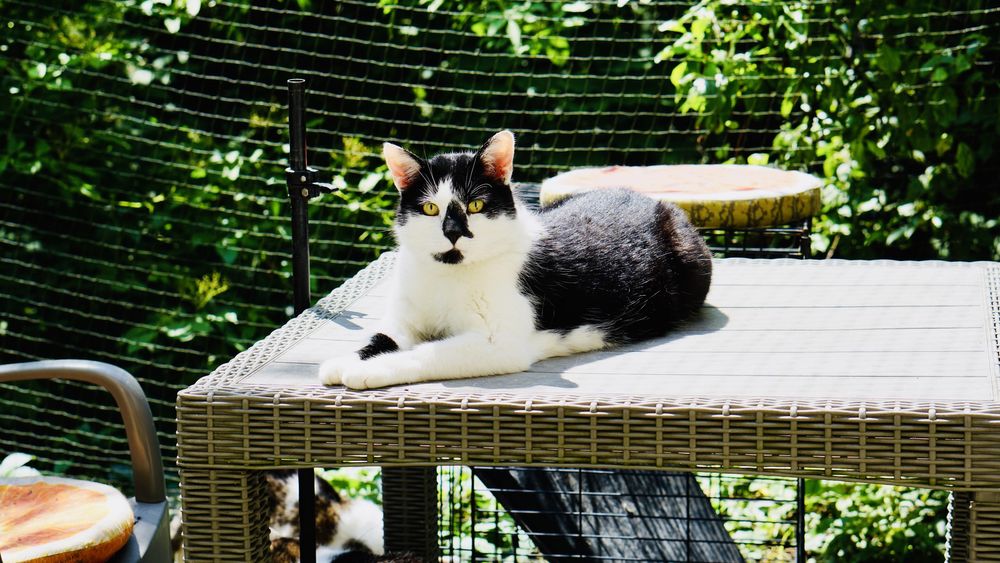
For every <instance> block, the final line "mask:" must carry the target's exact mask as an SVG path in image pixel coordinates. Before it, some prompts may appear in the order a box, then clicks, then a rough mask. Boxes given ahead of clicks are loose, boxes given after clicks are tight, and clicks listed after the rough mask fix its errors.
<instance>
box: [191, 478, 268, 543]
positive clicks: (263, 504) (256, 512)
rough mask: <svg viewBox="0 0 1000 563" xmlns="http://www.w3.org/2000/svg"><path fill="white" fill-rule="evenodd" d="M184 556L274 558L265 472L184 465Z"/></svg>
mask: <svg viewBox="0 0 1000 563" xmlns="http://www.w3.org/2000/svg"><path fill="white" fill-rule="evenodd" d="M180 474H181V519H182V524H181V526H182V528H181V530H182V533H183V537H184V561H186V562H194V561H241V562H244V563H245V562H247V561H269V560H270V543H269V540H268V535H269V533H268V526H267V524H268V522H267V520H268V507H267V485H266V481H265V479H264V473H263V472H260V471H238V470H237V471H220V470H212V471H205V470H193V469H182V470H181V472H180Z"/></svg>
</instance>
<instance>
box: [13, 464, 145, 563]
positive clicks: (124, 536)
mask: <svg viewBox="0 0 1000 563" xmlns="http://www.w3.org/2000/svg"><path fill="white" fill-rule="evenodd" d="M134 523H135V517H134V515H133V514H132V508H131V507H130V506H129V503H128V500H127V499H126V498H125V497H124V495H122V494H121V493H120V492H118V490H117V489H114V488H112V487H109V486H107V485H101V484H99V483H91V482H90V481H78V480H76V479H63V478H60V477H21V478H17V479H0V556H2V557H3V561H4V563H18V562H28V561H30V562H33V563H35V562H44V563H68V562H73V563H98V562H100V563H103V562H104V561H107V560H108V559H110V558H111V556H112V555H114V554H115V552H117V551H118V550H119V549H121V548H122V546H124V545H125V543H127V542H128V539H129V537H130V536H131V535H132V527H133V525H134Z"/></svg>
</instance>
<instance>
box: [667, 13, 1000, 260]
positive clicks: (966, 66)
mask: <svg viewBox="0 0 1000 563" xmlns="http://www.w3.org/2000/svg"><path fill="white" fill-rule="evenodd" d="M937 7H939V3H937V2H934V1H930V0H927V1H918V2H905V3H897V2H888V3H867V2H860V3H853V4H843V3H813V2H775V3H771V2H755V3H740V4H734V3H732V2H726V1H721V0H705V1H702V2H698V3H697V4H696V5H694V6H693V7H692V8H690V9H689V10H687V11H686V12H685V13H684V14H683V15H682V16H681V17H679V18H678V19H676V20H670V21H667V22H664V23H663V24H662V25H661V26H660V31H662V32H663V33H664V35H665V37H666V41H667V42H668V46H667V47H665V48H664V49H663V50H662V51H661V52H660V53H659V54H658V55H657V59H658V60H659V61H661V63H662V64H670V63H673V64H674V67H673V71H672V72H671V82H672V83H673V85H674V87H675V88H676V92H675V95H674V98H675V103H677V104H678V106H679V109H680V111H682V112H691V113H695V114H697V124H698V125H699V126H703V127H705V128H707V129H708V130H710V131H711V132H712V134H713V135H718V136H720V140H719V142H718V143H717V144H718V145H720V146H721V148H719V149H717V150H716V151H715V154H713V155H711V157H710V158H711V159H712V160H727V159H728V160H735V161H741V159H739V158H733V157H731V155H730V150H729V148H728V147H727V145H726V142H725V140H724V139H725V138H727V136H726V133H727V131H732V130H737V129H740V128H743V127H745V126H746V124H745V122H743V120H741V119H740V118H739V117H737V114H738V113H739V112H740V111H749V112H751V113H756V112H759V111H763V110H765V109H766V108H765V107H763V106H762V104H763V103H766V102H767V98H766V97H761V94H766V93H768V92H773V91H775V90H777V91H779V92H783V98H782V102H781V106H780V113H781V115H782V117H783V118H784V119H785V120H786V122H785V123H784V124H783V125H782V126H781V131H780V132H779V133H778V134H777V135H775V136H774V137H773V139H772V140H771V143H772V145H773V154H772V161H773V162H774V163H775V164H777V165H779V166H781V167H784V168H792V169H795V168H813V169H815V170H816V171H817V172H821V173H822V176H823V177H824V178H826V180H827V186H826V189H825V192H824V204H825V205H824V213H823V215H822V216H821V217H820V221H819V224H818V228H817V236H816V238H817V239H818V242H819V243H820V244H819V247H820V249H821V250H824V251H827V252H828V253H829V254H833V253H834V252H835V251H839V252H838V254H840V255H844V256H854V257H885V256H893V257H909V258H928V257H942V258H954V259H977V258H978V259H992V260H997V259H1000V234H998V229H997V224H998V223H997V222H998V219H997V217H998V216H1000V194H998V192H997V191H996V190H995V189H992V188H994V187H995V186H996V180H995V174H996V167H995V166H991V163H992V162H994V161H995V160H996V157H995V149H994V147H995V146H996V144H997V143H996V142H997V140H998V136H1000V119H998V112H997V103H996V101H997V96H998V89H997V85H998V84H997V79H996V77H995V75H993V74H992V73H991V71H990V69H991V67H992V66H991V65H992V64H993V61H991V56H992V57H995V53H996V51H995V46H994V45H993V44H992V40H993V37H990V36H989V35H988V34H987V33H986V32H985V31H971V32H969V33H966V34H964V35H963V36H962V37H961V39H960V40H958V41H955V40H954V38H952V37H950V36H949V35H948V34H946V33H937V34H935V33H930V32H924V33H921V32H919V30H920V29H922V28H923V29H933V28H934V26H933V25H931V24H932V22H931V21H929V20H930V19H931V18H934V17H939V16H936V15H933V14H936V13H937V12H936V10H935V8H937ZM917 14H927V15H919V16H918V15H917ZM973 29H975V28H973ZM991 46H993V47H994V49H993V50H992V51H991V50H990V49H989V47H991ZM831 55H834V57H831ZM973 147H975V149H973Z"/></svg>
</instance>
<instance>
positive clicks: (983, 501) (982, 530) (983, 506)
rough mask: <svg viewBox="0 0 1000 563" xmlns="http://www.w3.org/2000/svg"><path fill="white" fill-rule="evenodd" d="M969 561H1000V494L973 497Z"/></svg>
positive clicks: (975, 495) (981, 494)
mask: <svg viewBox="0 0 1000 563" xmlns="http://www.w3.org/2000/svg"><path fill="white" fill-rule="evenodd" d="M969 560H970V561H1000V492H987V493H975V494H973V495H972V502H971V503H970V505H969Z"/></svg>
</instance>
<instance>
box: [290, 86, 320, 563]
mask: <svg viewBox="0 0 1000 563" xmlns="http://www.w3.org/2000/svg"><path fill="white" fill-rule="evenodd" d="M305 94H306V81H305V80H304V79H302V78H291V79H289V80H288V137H289V148H290V151H289V155H288V170H286V179H287V181H288V197H289V198H291V200H292V286H293V297H292V302H293V304H294V308H295V314H296V315H298V314H299V313H301V312H302V311H305V310H306V309H308V308H309V305H310V301H311V299H310V297H309V211H308V205H309V198H310V197H311V195H312V191H311V190H310V186H309V183H310V182H311V180H312V179H313V178H312V175H311V174H310V172H311V171H310V169H309V164H308V162H307V158H306V125H305ZM298 477H299V553H300V554H299V560H300V561H301V563H316V489H315V484H314V482H315V479H316V476H315V472H314V470H313V469H312V468H310V469H299V471H298Z"/></svg>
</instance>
